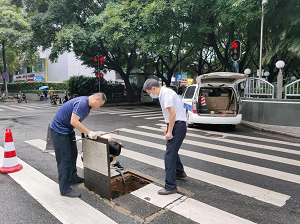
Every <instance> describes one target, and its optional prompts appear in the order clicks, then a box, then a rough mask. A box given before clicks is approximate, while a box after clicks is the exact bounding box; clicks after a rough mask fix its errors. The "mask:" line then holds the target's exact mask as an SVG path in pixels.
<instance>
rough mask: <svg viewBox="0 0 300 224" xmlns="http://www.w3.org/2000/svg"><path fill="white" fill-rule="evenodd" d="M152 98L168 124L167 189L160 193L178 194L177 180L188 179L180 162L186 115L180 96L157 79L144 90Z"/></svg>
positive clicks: (151, 81) (149, 81)
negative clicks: (158, 104)
mask: <svg viewBox="0 0 300 224" xmlns="http://www.w3.org/2000/svg"><path fill="white" fill-rule="evenodd" d="M143 89H144V90H145V91H146V92H147V93H148V94H149V95H150V96H151V97H152V98H157V97H158V98H159V102H160V106H161V109H162V113H163V116H164V119H165V122H166V123H167V127H166V129H165V131H164V136H165V139H166V140H167V143H166V147H167V149H166V153H165V157H164V161H165V172H166V177H165V187H164V188H163V189H161V190H159V191H158V194H160V195H168V194H174V193H177V192H178V190H177V184H176V179H178V178H185V177H187V175H186V173H185V172H184V168H183V165H182V163H181V161H180V158H179V155H178V151H179V149H180V147H181V144H182V142H183V140H184V138H185V135H186V130H187V129H186V121H187V120H186V115H185V111H184V108H183V105H182V102H181V100H180V98H179V97H178V95H177V94H176V93H175V92H174V91H173V90H172V89H169V88H167V87H164V86H161V85H160V84H159V82H158V81H157V80H155V79H147V80H146V81H145V83H144V88H143Z"/></svg>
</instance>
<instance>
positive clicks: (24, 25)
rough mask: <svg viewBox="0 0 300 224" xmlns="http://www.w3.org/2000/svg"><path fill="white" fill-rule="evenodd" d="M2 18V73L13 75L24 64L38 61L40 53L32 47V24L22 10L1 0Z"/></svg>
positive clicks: (7, 1)
mask: <svg viewBox="0 0 300 224" xmlns="http://www.w3.org/2000/svg"><path fill="white" fill-rule="evenodd" d="M0 18H1V19H0V40H1V41H2V43H1V51H2V54H1V56H0V57H1V61H0V73H1V74H2V72H4V71H7V72H9V74H10V75H12V74H13V73H14V72H16V71H17V70H18V69H19V67H20V66H21V64H22V62H24V61H25V62H26V64H28V65H32V64H33V63H34V62H35V61H37V60H38V52H37V50H36V48H32V46H31V45H30V43H31V42H30V40H31V29H30V24H29V23H28V20H27V18H26V15H25V14H24V13H23V12H22V8H19V7H17V6H16V5H13V4H12V2H11V1H9V0H0ZM4 55H5V57H4Z"/></svg>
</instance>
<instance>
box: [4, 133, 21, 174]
mask: <svg viewBox="0 0 300 224" xmlns="http://www.w3.org/2000/svg"><path fill="white" fill-rule="evenodd" d="M22 168H23V166H22V165H21V164H19V163H18V158H17V154H16V151H15V144H14V140H13V137H12V134H11V130H10V128H7V129H6V132H5V143H4V159H3V166H2V167H0V173H13V172H17V171H19V170H21V169H22Z"/></svg>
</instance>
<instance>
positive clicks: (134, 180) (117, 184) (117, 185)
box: [111, 172, 152, 199]
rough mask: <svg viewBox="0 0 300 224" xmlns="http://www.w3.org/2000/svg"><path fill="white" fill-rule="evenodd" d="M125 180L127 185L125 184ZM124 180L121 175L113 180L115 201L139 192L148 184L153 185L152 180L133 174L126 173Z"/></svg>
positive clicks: (112, 186) (112, 188)
mask: <svg viewBox="0 0 300 224" xmlns="http://www.w3.org/2000/svg"><path fill="white" fill-rule="evenodd" d="M124 180H125V183H124ZM124 180H123V177H122V176H121V175H119V176H115V177H112V178H111V197H112V199H115V198H117V197H120V196H123V195H125V194H127V193H130V192H132V191H135V190H138V189H140V188H142V187H144V186H146V185H147V184H150V183H152V181H151V180H148V179H146V178H143V177H141V176H139V175H136V174H133V173H131V172H125V173H124Z"/></svg>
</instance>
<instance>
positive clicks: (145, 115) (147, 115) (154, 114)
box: [131, 112, 162, 117]
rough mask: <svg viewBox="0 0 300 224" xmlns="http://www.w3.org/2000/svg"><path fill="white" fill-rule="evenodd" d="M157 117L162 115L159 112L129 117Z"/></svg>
mask: <svg viewBox="0 0 300 224" xmlns="http://www.w3.org/2000/svg"><path fill="white" fill-rule="evenodd" d="M157 115H162V113H161V112H159V113H153V114H150V113H147V114H143V115H137V116H131V117H150V116H157Z"/></svg>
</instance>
